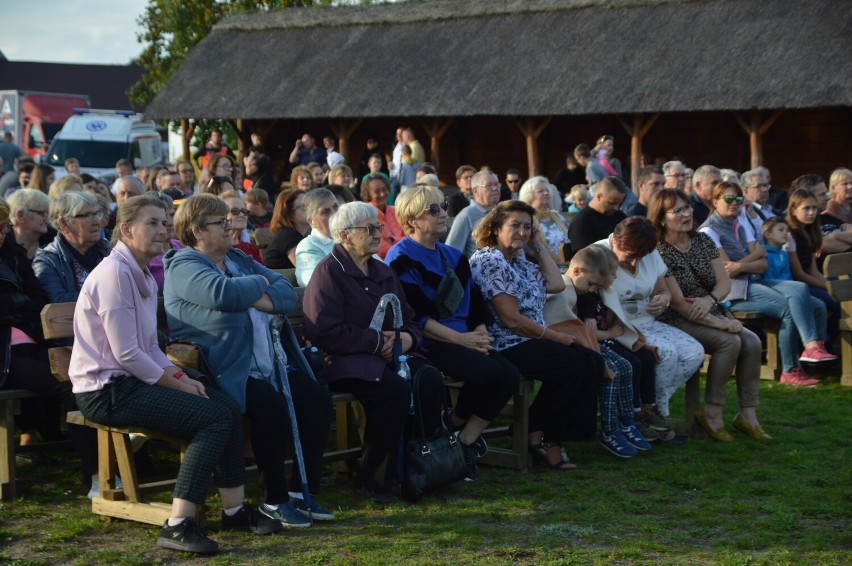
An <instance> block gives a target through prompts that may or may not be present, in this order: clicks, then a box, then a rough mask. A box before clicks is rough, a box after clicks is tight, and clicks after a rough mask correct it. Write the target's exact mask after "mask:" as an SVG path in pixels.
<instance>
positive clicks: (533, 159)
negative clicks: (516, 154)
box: [514, 116, 553, 177]
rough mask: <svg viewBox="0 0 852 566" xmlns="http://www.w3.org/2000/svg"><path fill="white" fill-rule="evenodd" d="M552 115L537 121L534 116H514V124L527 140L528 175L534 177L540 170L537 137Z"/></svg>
mask: <svg viewBox="0 0 852 566" xmlns="http://www.w3.org/2000/svg"><path fill="white" fill-rule="evenodd" d="M552 118H553V117H552V116H548V117H547V118H545V119H544V120H541V121H538V120H537V119H536V118H532V117H528V118H524V119H523V120H519V119H517V118H515V119H514V120H515V125H517V126H518V129H519V130H521V133H522V134H523V135H524V138H526V142H527V170H528V172H529V177H535V176H536V175H538V174H539V171H540V170H541V156H540V155H539V152H538V138H539V136H541V134H542V132H544V129H545V128H546V127H547V126H548V124H550V120H552Z"/></svg>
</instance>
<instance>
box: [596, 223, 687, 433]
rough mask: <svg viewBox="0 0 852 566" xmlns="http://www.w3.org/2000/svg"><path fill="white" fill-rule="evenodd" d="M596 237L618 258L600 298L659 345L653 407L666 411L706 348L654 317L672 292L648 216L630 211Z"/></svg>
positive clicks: (656, 345)
mask: <svg viewBox="0 0 852 566" xmlns="http://www.w3.org/2000/svg"><path fill="white" fill-rule="evenodd" d="M596 243H597V244H600V245H602V246H604V247H607V248H610V249H611V250H612V251H613V253H615V255H616V257H617V258H618V271H617V275H616V278H615V281H614V282H613V284H612V285H611V286H610V287H609V289H607V290H606V291H605V292H604V293H603V295H602V298H603V301H604V304H605V305H606V306H607V308H609V309H610V310H612V311H613V312H614V313H615V314H616V316H618V318H619V319H620V320H623V321H625V322H627V323H629V324H630V325H631V326H632V327H634V328H635V329H636V330H638V331H639V332H641V333H642V334H643V335H644V337H645V340H646V341H647V343H648V344H649V345H651V346H653V347H655V348H656V349H657V354H658V357H659V363H658V364H657V373H656V378H655V388H656V406H654V407H653V408H652V409H653V410H654V411H655V412H658V413H659V414H660V415H662V416H663V417H667V416H668V414H669V400H670V399H671V397H672V395H674V394H675V392H676V391H677V390H678V389H679V388H680V386H681V385H683V384H684V383H686V382H687V381H688V380H689V378H690V377H692V374H694V373H695V372H696V371H698V368H700V367H701V364H702V363H703V362H704V348H703V347H702V346H701V344H700V343H699V342H698V341H697V340H695V339H694V338H692V337H690V336H689V335H688V334H686V333H685V332H683V331H682V330H678V329H677V328H675V327H674V326H671V325H669V324H666V323H664V322H660V321H659V320H657V317H659V316H660V315H662V314H663V313H664V312H665V311H666V309H667V308H668V306H669V304H670V303H671V299H672V295H671V293H670V292H669V289H668V286H667V284H666V280H665V278H666V273H667V268H666V264H665V262H663V258H662V257H660V253H659V252H658V251H657V250H656V249H655V248H656V246H657V235H656V232H654V227H653V225H652V224H651V222H650V221H649V220H648V219H647V218H644V217H641V216H631V217H628V218H626V219H625V220H622V221H621V222H620V223H619V224H618V225H617V226H616V227H615V231H614V232H613V233H612V235H611V236H610V237H609V238H607V239H605V240H600V241H599V242H596ZM625 345H626V346H628V347H630V346H631V344H625Z"/></svg>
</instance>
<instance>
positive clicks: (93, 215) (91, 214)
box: [71, 210, 104, 220]
mask: <svg viewBox="0 0 852 566" xmlns="http://www.w3.org/2000/svg"><path fill="white" fill-rule="evenodd" d="M103 217H104V213H103V212H102V211H100V210H98V211H96V212H84V213H83V214H75V215H74V216H72V217H71V218H76V219H77V220H92V219H93V218H97V219H98V220H103Z"/></svg>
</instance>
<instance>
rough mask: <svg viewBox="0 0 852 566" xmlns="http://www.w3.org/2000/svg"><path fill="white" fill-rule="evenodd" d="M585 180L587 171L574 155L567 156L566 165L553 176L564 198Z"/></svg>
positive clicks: (557, 188)
mask: <svg viewBox="0 0 852 566" xmlns="http://www.w3.org/2000/svg"><path fill="white" fill-rule="evenodd" d="M585 182H586V173H585V172H584V171H583V169H582V168H581V167H580V166H578V165H577V160H576V159H575V158H574V156H573V155H569V156H567V157H566V158H565V167H564V168H563V169H560V170H559V172H558V173H556V176H555V177H554V178H553V184H554V185H556V190H557V191H559V194H560V195H562V198H563V199H564V198H565V196H566V195H567V194H568V193H570V192H571V188H572V187H573V186H574V185H582V184H584V183H585Z"/></svg>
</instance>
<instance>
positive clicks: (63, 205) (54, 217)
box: [50, 191, 100, 231]
mask: <svg viewBox="0 0 852 566" xmlns="http://www.w3.org/2000/svg"><path fill="white" fill-rule="evenodd" d="M87 206H94V207H95V208H97V209H98V210H100V204H99V203H98V199H96V198H95V197H94V196H93V195H90V194H89V193H82V192H77V191H72V192H67V193H62V194H61V195H59V196H58V197H56V198H55V199H53V202H52V203H50V225H51V226H53V227H54V228H56V229H57V230H60V228H59V219H60V218H65V219H69V218H72V217H73V216H76V215H78V214H80V211H81V210H83V208H85V207H87ZM60 231H61V230H60Z"/></svg>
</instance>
